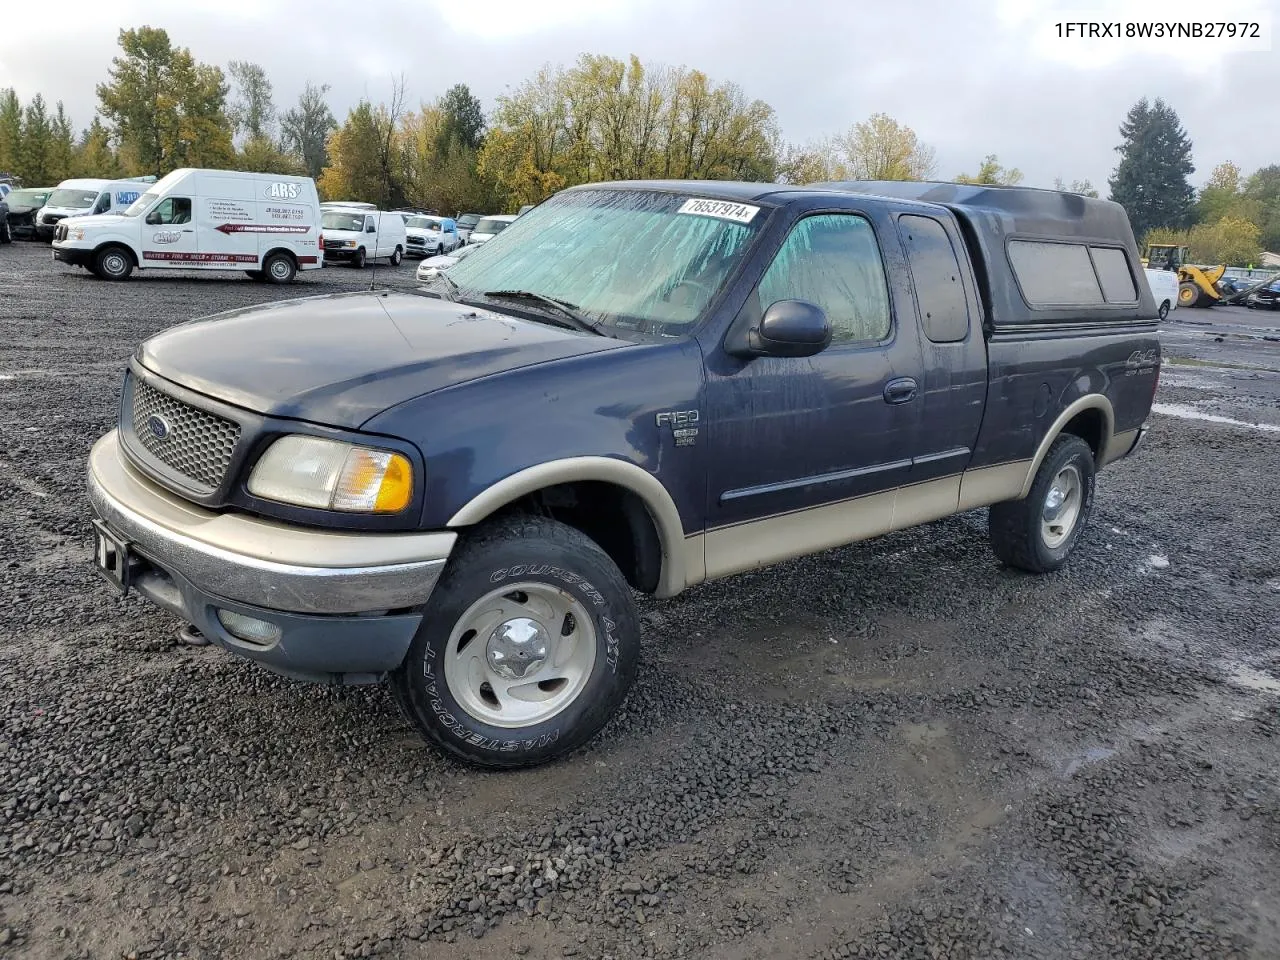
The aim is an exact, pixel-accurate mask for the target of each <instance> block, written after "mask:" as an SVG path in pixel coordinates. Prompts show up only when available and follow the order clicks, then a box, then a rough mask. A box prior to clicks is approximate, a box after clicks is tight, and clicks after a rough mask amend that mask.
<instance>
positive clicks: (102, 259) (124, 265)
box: [93, 247, 133, 280]
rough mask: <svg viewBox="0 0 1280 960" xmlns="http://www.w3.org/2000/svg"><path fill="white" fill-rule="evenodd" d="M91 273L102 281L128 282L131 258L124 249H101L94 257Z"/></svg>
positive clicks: (131, 266) (131, 269)
mask: <svg viewBox="0 0 1280 960" xmlns="http://www.w3.org/2000/svg"><path fill="white" fill-rule="evenodd" d="M93 272H94V274H95V275H96V276H98V277H99V278H101V279H103V280H128V279H129V275H130V274H131V273H133V257H132V256H131V255H130V253H129V251H127V250H125V249H124V247H103V248H102V249H101V250H99V251H98V252H97V253H96V254H95V255H94V258H93Z"/></svg>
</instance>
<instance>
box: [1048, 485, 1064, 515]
mask: <svg viewBox="0 0 1280 960" xmlns="http://www.w3.org/2000/svg"><path fill="white" fill-rule="evenodd" d="M1066 501H1067V495H1066V493H1065V492H1063V490H1062V488H1061V487H1054V488H1053V489H1052V490H1050V491H1049V495H1048V496H1047V497H1045V498H1044V519H1045V520H1046V521H1047V522H1052V521H1054V520H1057V519H1058V514H1060V513H1062V507H1063V505H1064V504H1065V503H1066Z"/></svg>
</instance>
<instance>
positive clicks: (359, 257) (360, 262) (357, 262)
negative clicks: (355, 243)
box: [351, 247, 365, 270]
mask: <svg viewBox="0 0 1280 960" xmlns="http://www.w3.org/2000/svg"><path fill="white" fill-rule="evenodd" d="M364 260H365V256H364V247H361V248H360V249H359V250H357V251H356V255H355V256H354V257H352V258H351V266H353V267H355V268H356V269H357V270H363V269H364Z"/></svg>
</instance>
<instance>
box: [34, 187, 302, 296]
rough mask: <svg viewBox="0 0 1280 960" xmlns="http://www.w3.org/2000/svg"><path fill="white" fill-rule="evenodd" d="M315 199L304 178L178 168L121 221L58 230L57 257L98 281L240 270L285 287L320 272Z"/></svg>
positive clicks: (75, 221) (73, 222) (75, 222)
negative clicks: (151, 273) (136, 273)
mask: <svg viewBox="0 0 1280 960" xmlns="http://www.w3.org/2000/svg"><path fill="white" fill-rule="evenodd" d="M321 242H322V241H321V237H320V198H319V196H318V195H317V193H316V185H315V181H314V180H312V179H311V178H310V177H289V176H284V175H282V174H275V173H238V172H236V171H234V170H192V169H181V170H175V171H173V173H171V174H169V175H168V176H166V177H164V178H163V179H162V180H159V181H158V182H156V183H155V184H152V186H151V187H150V188H148V190H147V192H146V193H144V194H143V195H142V196H140V197H139V198H138V199H137V200H135V201H134V202H133V203H132V204H130V205H129V206H128V207H127V208H126V209H125V210H123V211H121V212H120V213H118V214H105V215H100V216H88V217H72V218H69V219H66V220H63V221H62V222H61V223H59V224H58V228H57V232H56V234H55V235H54V240H53V257H54V259H55V260H61V261H63V262H64V263H70V264H74V265H75V266H78V267H88V268H89V269H90V270H91V271H93V272H94V273H95V274H97V275H98V276H99V277H101V278H103V279H104V280H124V279H127V278H128V276H129V275H130V274H131V273H132V272H133V270H134V269H135V268H137V269H139V270H152V269H157V270H159V269H169V270H173V269H183V270H190V269H196V270H243V271H245V272H246V273H247V274H248V275H249V276H250V277H252V278H253V279H255V280H269V281H271V282H272V283H289V282H290V281H291V280H293V278H294V276H295V275H296V273H297V271H299V270H315V269H317V268H319V267H322V266H324V252H323V250H322V249H321Z"/></svg>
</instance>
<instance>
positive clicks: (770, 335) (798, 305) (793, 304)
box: [734, 300, 831, 357]
mask: <svg viewBox="0 0 1280 960" xmlns="http://www.w3.org/2000/svg"><path fill="white" fill-rule="evenodd" d="M745 341H746V342H745V344H744V347H745V349H741V350H738V351H734V352H735V353H739V354H740V355H746V356H753V357H812V356H813V355H814V354H817V353H821V352H822V351H823V350H825V349H827V347H829V346H830V345H831V321H829V320H828V319H827V315H826V313H824V312H823V310H822V308H821V307H819V306H818V305H817V304H814V303H810V302H809V301H808V300H779V301H778V302H777V303H774V304H772V305H771V306H770V307H769V308H768V309H767V310H765V312H764V316H763V317H761V318H760V322H759V323H758V324H756V325H755V326H753V327H751V328H750V329H748V330H747V331H746V337H745Z"/></svg>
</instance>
